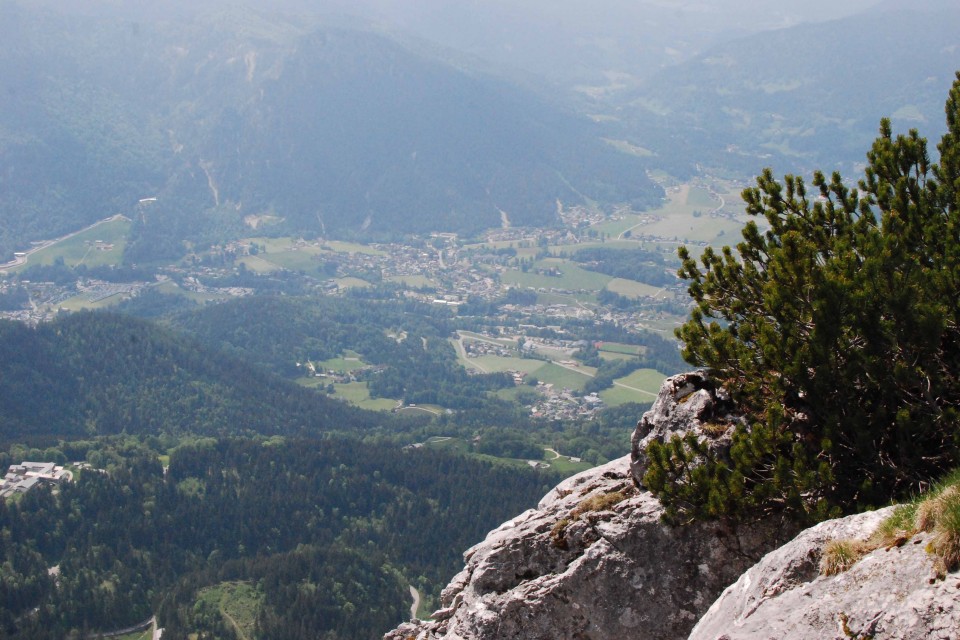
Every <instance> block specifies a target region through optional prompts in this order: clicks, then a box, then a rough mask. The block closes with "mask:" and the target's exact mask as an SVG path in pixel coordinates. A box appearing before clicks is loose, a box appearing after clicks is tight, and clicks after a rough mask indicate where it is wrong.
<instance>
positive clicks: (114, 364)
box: [0, 313, 384, 440]
mask: <svg viewBox="0 0 960 640" xmlns="http://www.w3.org/2000/svg"><path fill="white" fill-rule="evenodd" d="M0 360H2V361H3V363H4V370H3V375H2V377H0V436H2V437H3V438H4V439H6V440H10V439H12V438H22V437H24V436H27V435H55V436H61V437H62V436H77V435H85V434H87V435H92V434H108V433H121V432H126V433H159V432H164V431H166V432H179V433H185V432H192V433H204V434H237V433H245V432H247V433H264V434H295V433H318V432H320V431H324V430H329V429H332V428H346V429H356V430H362V429H364V428H370V427H373V426H375V425H377V424H380V423H381V422H382V420H384V418H382V417H381V416H377V415H376V414H373V413H370V412H365V411H360V410H358V409H354V408H351V407H349V406H348V405H346V404H344V403H341V402H337V401H335V400H331V399H328V398H326V397H324V396H322V395H321V394H317V393H315V392H313V391H310V390H307V389H303V388H301V387H298V386H297V385H295V384H293V383H290V382H287V381H284V380H282V379H279V378H277V377H276V376H274V375H272V374H269V373H268V372H267V371H266V370H264V369H261V368H260V367H258V366H257V365H256V364H253V363H251V362H246V361H243V360H239V359H237V358H235V357H231V356H228V355H225V354H223V353H222V352H219V351H216V350H215V349H211V348H207V347H204V346H202V345H201V344H199V343H197V342H195V341H192V340H188V339H186V338H184V337H183V336H179V335H177V334H175V333H173V332H171V331H168V330H164V329H161V328H159V327H157V326H156V325H153V324H150V323H147V322H145V321H142V320H137V319H133V318H128V317H124V316H115V315H108V314H100V313H80V314H76V315H73V316H69V317H65V318H63V319H59V320H57V321H55V322H51V323H48V324H44V325H40V326H38V327H33V328H31V327H27V326H25V325H22V324H20V323H14V322H9V321H4V322H0Z"/></svg>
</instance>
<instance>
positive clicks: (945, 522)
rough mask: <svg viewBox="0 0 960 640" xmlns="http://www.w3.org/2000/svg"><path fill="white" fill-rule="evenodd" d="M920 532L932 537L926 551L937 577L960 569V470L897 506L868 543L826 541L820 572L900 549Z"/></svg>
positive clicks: (838, 570) (842, 568) (840, 569)
mask: <svg viewBox="0 0 960 640" xmlns="http://www.w3.org/2000/svg"><path fill="white" fill-rule="evenodd" d="M918 533H930V534H932V538H931V540H930V542H929V544H927V547H926V549H927V551H928V552H929V553H930V554H931V555H933V557H934V561H933V565H934V570H935V571H936V573H937V576H938V577H940V578H943V577H945V576H946V574H948V573H950V572H952V571H956V570H957V569H960V470H956V471H954V472H953V473H951V474H950V475H949V476H947V478H946V479H945V480H943V481H942V482H940V483H939V484H938V485H937V486H936V487H934V488H933V489H931V490H930V491H929V492H927V493H925V494H922V495H920V496H919V497H917V498H916V499H915V500H914V501H913V502H911V503H909V504H904V505H900V506H898V507H897V508H896V509H895V510H894V511H893V513H892V514H890V516H889V517H887V518H886V519H885V520H884V521H883V522H881V523H880V524H879V526H877V528H876V530H875V531H874V532H873V533H872V534H871V535H870V537H869V538H867V539H866V540H865V541H860V540H851V539H846V540H830V541H829V542H827V543H826V544H825V545H824V547H823V550H822V551H821V556H820V573H821V574H822V575H826V576H832V575H836V574H838V573H842V572H844V571H846V570H847V569H849V568H850V567H852V566H853V565H854V564H856V562H857V560H859V559H860V558H862V557H863V556H865V555H866V554H868V553H870V552H871V551H874V550H876V549H880V548H887V549H890V548H892V547H899V546H901V545H903V544H904V543H906V541H907V540H909V539H910V538H912V537H913V536H915V535H917V534H918Z"/></svg>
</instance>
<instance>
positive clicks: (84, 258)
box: [14, 218, 132, 271]
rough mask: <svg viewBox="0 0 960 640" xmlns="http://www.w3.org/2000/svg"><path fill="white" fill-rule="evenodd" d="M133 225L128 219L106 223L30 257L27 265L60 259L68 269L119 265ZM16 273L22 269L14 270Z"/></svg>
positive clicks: (47, 263) (51, 262)
mask: <svg viewBox="0 0 960 640" xmlns="http://www.w3.org/2000/svg"><path fill="white" fill-rule="evenodd" d="M131 225H132V223H131V222H130V221H129V220H126V219H124V218H115V219H113V220H110V221H108V222H104V223H103V224H99V225H97V226H96V227H94V228H93V229H87V230H85V231H81V232H80V233H78V234H76V235H74V236H71V237H69V238H66V239H64V240H61V241H60V242H57V243H55V244H52V245H50V246H49V247H45V248H43V249H41V250H40V251H37V252H36V253H32V254H30V256H29V257H28V258H27V263H26V266H28V267H29V266H33V265H49V264H53V263H54V262H55V261H56V260H57V259H58V258H63V262H64V264H66V265H67V266H68V267H74V266H76V265H78V264H83V265H86V266H88V267H99V266H103V265H119V264H121V263H122V261H123V249H124V247H126V244H127V234H128V233H130V227H131ZM22 268H23V267H20V269H22ZM16 270H18V269H14V271H16Z"/></svg>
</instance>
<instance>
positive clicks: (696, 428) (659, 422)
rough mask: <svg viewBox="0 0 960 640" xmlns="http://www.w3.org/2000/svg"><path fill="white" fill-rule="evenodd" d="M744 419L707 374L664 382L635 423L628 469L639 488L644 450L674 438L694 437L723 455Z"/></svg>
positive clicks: (684, 375)
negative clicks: (648, 408)
mask: <svg viewBox="0 0 960 640" xmlns="http://www.w3.org/2000/svg"><path fill="white" fill-rule="evenodd" d="M742 420H743V418H742V417H741V416H740V415H739V414H738V413H737V411H736V407H735V406H734V403H733V401H732V400H731V398H730V394H729V393H727V391H726V389H724V388H722V387H718V386H717V385H716V383H714V381H713V380H711V379H710V378H709V377H708V376H707V375H706V374H704V373H702V372H699V371H693V372H690V373H681V374H679V375H676V376H672V377H670V378H667V379H666V380H665V381H664V383H663V385H662V386H661V388H660V393H659V394H657V399H656V401H655V402H654V403H653V406H652V407H651V408H650V411H648V412H646V413H645V414H644V415H643V417H642V418H641V419H640V421H639V422H638V423H637V428H636V430H635V431H634V432H633V438H632V439H631V450H630V457H631V463H630V468H631V471H632V473H633V477H634V478H636V480H637V483H638V484H642V483H643V474H644V473H646V471H647V467H648V465H649V458H648V457H647V446H648V445H649V444H650V443H651V442H653V441H657V442H666V441H668V440H670V439H671V438H672V437H673V436H678V437H681V438H682V437H684V436H685V435H687V434H688V433H692V434H694V435H696V437H697V439H698V440H699V441H701V442H703V441H707V443H708V445H709V448H710V449H711V450H713V451H716V452H718V453H719V454H720V455H726V451H727V450H728V449H729V447H730V438H731V435H732V433H733V427H734V426H735V425H736V424H738V423H740V422H741V421H742Z"/></svg>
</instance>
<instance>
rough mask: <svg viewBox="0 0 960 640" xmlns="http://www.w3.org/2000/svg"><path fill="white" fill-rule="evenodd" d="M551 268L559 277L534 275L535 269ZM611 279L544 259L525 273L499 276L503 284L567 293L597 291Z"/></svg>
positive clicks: (513, 271)
mask: <svg viewBox="0 0 960 640" xmlns="http://www.w3.org/2000/svg"><path fill="white" fill-rule="evenodd" d="M552 268H556V269H558V270H559V271H560V273H561V275H559V276H549V275H546V274H542V273H535V270H536V269H543V270H546V269H552ZM612 279H613V278H612V277H611V276H608V275H604V274H602V273H597V272H595V271H587V270H586V269H582V268H580V267H578V266H577V265H576V264H574V263H572V262H569V261H566V260H562V259H560V258H544V259H543V260H539V261H537V262H535V263H534V265H533V267H531V268H530V270H529V271H527V272H526V273H524V272H523V271H520V270H518V269H511V270H509V271H506V272H504V274H503V275H502V276H501V280H502V281H503V282H504V283H505V284H512V285H515V286H518V287H532V288H534V289H565V290H567V291H577V290H581V289H587V290H590V291H599V290H600V289H603V288H604V287H605V286H606V284H607V283H608V282H610V281H611V280H612Z"/></svg>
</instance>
